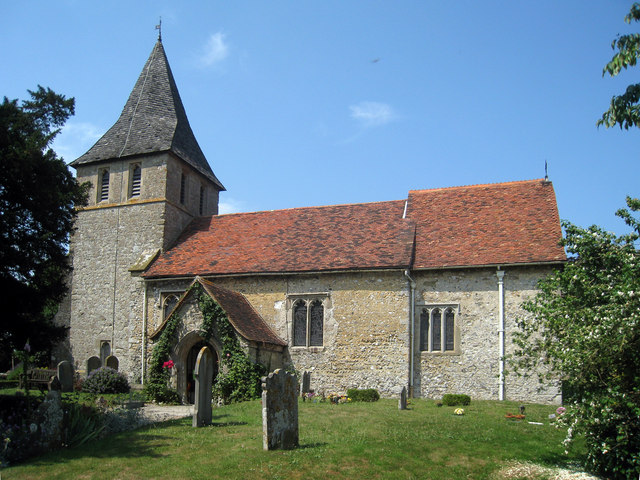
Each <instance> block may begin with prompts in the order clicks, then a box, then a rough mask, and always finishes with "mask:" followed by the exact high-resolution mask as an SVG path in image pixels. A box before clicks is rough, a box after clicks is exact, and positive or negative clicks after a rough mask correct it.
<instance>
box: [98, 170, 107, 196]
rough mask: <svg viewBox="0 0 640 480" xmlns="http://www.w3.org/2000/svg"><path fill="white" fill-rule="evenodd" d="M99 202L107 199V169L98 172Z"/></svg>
mask: <svg viewBox="0 0 640 480" xmlns="http://www.w3.org/2000/svg"><path fill="white" fill-rule="evenodd" d="M99 198H100V199H99V201H100V202H106V201H107V200H109V170H106V169H105V170H103V171H102V173H101V174H100V197H99Z"/></svg>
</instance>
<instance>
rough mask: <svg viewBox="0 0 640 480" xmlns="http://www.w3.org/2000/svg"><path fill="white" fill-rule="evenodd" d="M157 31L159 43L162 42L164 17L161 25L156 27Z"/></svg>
mask: <svg viewBox="0 0 640 480" xmlns="http://www.w3.org/2000/svg"><path fill="white" fill-rule="evenodd" d="M156 30H158V41H159V42H161V41H162V17H160V23H158V25H156Z"/></svg>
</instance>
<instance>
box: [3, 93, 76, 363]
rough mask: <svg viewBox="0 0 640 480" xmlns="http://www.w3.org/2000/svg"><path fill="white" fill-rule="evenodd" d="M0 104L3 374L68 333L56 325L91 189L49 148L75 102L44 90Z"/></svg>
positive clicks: (72, 109) (6, 100)
mask: <svg viewBox="0 0 640 480" xmlns="http://www.w3.org/2000/svg"><path fill="white" fill-rule="evenodd" d="M29 94H30V96H31V99H30V100H26V101H23V102H22V103H21V104H19V103H18V100H9V99H7V98H6V97H4V100H3V102H2V103H1V104H0V162H1V165H0V166H1V168H0V295H1V300H2V309H3V314H2V320H1V323H0V367H5V366H6V363H7V360H8V354H9V352H11V351H12V350H13V349H15V348H19V347H22V345H24V344H25V342H26V341H27V339H28V338H30V343H31V345H32V347H33V349H34V350H43V349H47V348H48V347H49V346H50V345H51V343H52V342H53V341H55V340H57V339H59V338H60V337H61V336H62V335H63V334H64V330H63V329H61V328H60V327H56V326H55V325H54V324H53V322H52V320H53V316H54V314H55V312H56V311H57V305H58V304H59V303H60V301H61V300H62V298H63V296H64V294H65V291H66V285H65V277H66V275H67V274H68V272H69V270H70V268H71V267H70V266H69V264H68V262H67V246H68V243H69V235H70V233H71V231H72V228H73V222H74V218H75V207H76V206H79V205H84V204H85V201H86V187H84V186H80V185H78V183H77V182H76V180H75V178H74V177H73V175H72V174H71V172H70V171H69V169H68V168H67V166H66V165H65V163H64V161H63V160H62V159H61V158H59V157H58V156H57V155H56V153H55V152H54V151H53V150H52V149H51V148H50V145H51V142H52V141H53V139H54V137H55V136H56V135H57V134H58V132H59V131H60V130H59V129H60V127H61V126H62V125H63V124H64V122H65V121H66V120H67V119H68V118H69V117H70V116H71V115H73V113H74V99H73V98H70V99H66V98H65V97H64V96H62V95H58V94H56V93H54V92H53V91H52V90H50V89H48V88H47V89H45V88H43V87H41V86H38V89H37V90H36V91H29Z"/></svg>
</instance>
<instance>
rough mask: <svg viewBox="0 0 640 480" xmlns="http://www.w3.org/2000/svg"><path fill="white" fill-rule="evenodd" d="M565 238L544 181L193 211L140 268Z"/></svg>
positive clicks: (536, 257)
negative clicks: (253, 209) (263, 208)
mask: <svg viewBox="0 0 640 480" xmlns="http://www.w3.org/2000/svg"><path fill="white" fill-rule="evenodd" d="M561 238H562V232H561V229H560V221H559V218H558V209H557V206H556V199H555V193H554V190H553V185H552V184H551V182H548V181H544V180H528V181H522V182H510V183H498V184H490V185H473V186H464V187H452V188H441V189H433V190H416V191H410V192H409V197H408V199H407V200H406V202H405V201H404V200H396V201H388V202H377V203H365V204H354V205H335V206H327V207H305V208H294V209H289V210H275V211H269V212H257V213H240V214H230V215H217V216H212V217H201V218H197V219H195V220H193V221H192V222H191V224H190V225H189V226H188V227H187V228H186V230H185V231H184V232H183V233H182V235H181V237H180V238H179V239H178V241H177V242H176V244H175V245H174V246H173V247H172V248H171V249H169V250H168V251H166V252H165V253H163V254H162V255H161V256H160V257H158V259H157V260H155V262H154V263H153V264H152V265H151V267H150V268H149V269H148V270H147V272H145V273H144V274H143V276H144V277H146V278H162V277H190V276H195V275H203V276H206V275H233V274H273V273H296V272H298V273H304V272H323V271H325V272H326V271H348V270H379V269H413V270H419V269H434V268H451V267H477V266H489V265H518V264H522V265H526V264H539V263H559V262H562V261H564V260H566V255H565V252H564V250H563V248H562V247H561V246H559V244H558V242H559V241H560V239H561Z"/></svg>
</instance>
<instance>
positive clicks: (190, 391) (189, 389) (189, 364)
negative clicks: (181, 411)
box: [183, 340, 218, 404]
mask: <svg viewBox="0 0 640 480" xmlns="http://www.w3.org/2000/svg"><path fill="white" fill-rule="evenodd" d="M202 347H209V348H210V349H211V351H212V352H213V353H214V355H213V358H214V362H213V378H212V380H213V382H212V384H213V383H214V382H215V379H216V377H217V376H218V355H217V354H216V349H215V348H214V347H213V346H212V345H211V344H210V343H208V342H205V341H204V340H201V341H199V342H197V343H195V344H194V345H193V346H192V347H191V348H190V349H189V351H188V352H187V358H186V361H185V367H186V368H185V371H184V375H185V377H186V378H185V379H184V384H183V385H185V387H186V388H185V397H186V401H187V403H189V404H193V403H194V402H195V392H196V381H195V379H194V378H193V371H194V370H195V368H196V361H197V360H198V354H199V353H200V350H202Z"/></svg>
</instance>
